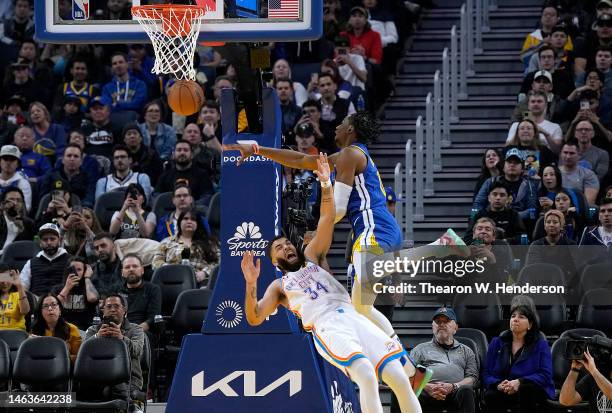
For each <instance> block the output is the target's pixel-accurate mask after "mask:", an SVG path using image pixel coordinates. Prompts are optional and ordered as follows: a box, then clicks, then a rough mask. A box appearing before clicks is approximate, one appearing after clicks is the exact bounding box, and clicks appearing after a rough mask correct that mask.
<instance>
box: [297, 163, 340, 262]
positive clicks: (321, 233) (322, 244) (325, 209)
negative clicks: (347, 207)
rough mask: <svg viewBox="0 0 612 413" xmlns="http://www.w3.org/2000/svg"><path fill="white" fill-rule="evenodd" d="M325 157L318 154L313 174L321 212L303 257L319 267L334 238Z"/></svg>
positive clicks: (331, 197)
mask: <svg viewBox="0 0 612 413" xmlns="http://www.w3.org/2000/svg"><path fill="white" fill-rule="evenodd" d="M327 160H328V158H327V155H325V154H324V153H321V154H319V158H318V159H317V170H316V171H315V174H316V175H317V177H318V178H319V182H320V183H321V210H320V217H319V223H318V225H317V232H316V235H315V236H314V238H313V239H312V241H310V242H309V243H308V246H307V247H306V249H305V250H304V256H305V257H306V258H308V259H309V260H311V261H313V262H315V263H317V264H318V265H321V261H322V260H323V259H324V258H325V256H326V255H327V251H329V247H330V246H331V243H332V239H333V236H334V219H335V217H336V208H335V206H334V189H333V187H332V184H331V181H330V179H329V175H330V167H329V163H328V161H327Z"/></svg>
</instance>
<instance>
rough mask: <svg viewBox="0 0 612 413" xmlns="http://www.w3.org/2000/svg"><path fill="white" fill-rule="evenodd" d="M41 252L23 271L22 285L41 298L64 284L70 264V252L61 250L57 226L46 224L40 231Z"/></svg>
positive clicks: (27, 263) (29, 261)
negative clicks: (58, 285) (66, 270)
mask: <svg viewBox="0 0 612 413" xmlns="http://www.w3.org/2000/svg"><path fill="white" fill-rule="evenodd" d="M38 236H39V237H40V249H41V250H42V251H40V252H39V253H38V254H36V256H35V257H34V258H31V259H30V260H28V262H26V264H25V265H24V266H23V269H22V270H21V275H20V278H21V283H22V284H23V286H24V287H25V288H26V289H28V290H30V291H31V292H32V294H35V295H38V296H41V295H43V294H46V293H48V292H50V291H51V289H52V288H53V286H55V285H56V284H59V283H61V282H62V278H63V277H64V269H65V268H66V265H67V264H68V258H69V255H68V252H67V251H66V250H65V249H63V248H60V245H61V244H60V231H59V228H58V227H57V225H55V224H45V225H43V226H42V227H40V229H39V231H38Z"/></svg>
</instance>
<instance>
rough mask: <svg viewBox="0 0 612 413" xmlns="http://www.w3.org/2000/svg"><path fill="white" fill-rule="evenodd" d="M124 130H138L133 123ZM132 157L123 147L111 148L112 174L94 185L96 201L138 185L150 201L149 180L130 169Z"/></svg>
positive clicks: (146, 176) (125, 147)
mask: <svg viewBox="0 0 612 413" xmlns="http://www.w3.org/2000/svg"><path fill="white" fill-rule="evenodd" d="M126 129H128V130H129V129H136V130H137V129H138V127H137V126H136V124H135V123H133V124H131V125H130V124H128V125H126V126H125V128H124V130H126ZM131 165H132V157H131V154H130V150H129V149H128V148H127V146H125V145H115V147H114V148H113V169H114V171H113V173H112V174H109V175H107V176H105V177H104V178H100V179H98V183H97V184H96V199H98V198H99V197H100V196H101V195H102V194H104V193H106V192H109V191H114V190H117V189H121V188H127V187H128V186H129V185H131V184H138V185H140V186H141V187H142V189H143V190H144V195H145V197H146V199H151V193H152V192H153V188H151V180H150V179H149V176H148V175H147V174H145V173H142V172H134V171H132V169H131Z"/></svg>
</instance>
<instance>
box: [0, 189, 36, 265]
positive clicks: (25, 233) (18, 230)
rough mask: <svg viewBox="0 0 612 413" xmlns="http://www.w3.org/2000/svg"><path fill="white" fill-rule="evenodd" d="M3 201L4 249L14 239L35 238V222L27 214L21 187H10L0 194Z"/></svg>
mask: <svg viewBox="0 0 612 413" xmlns="http://www.w3.org/2000/svg"><path fill="white" fill-rule="evenodd" d="M0 200H1V202H2V204H1V208H0V210H1V211H2V215H0V245H2V249H1V250H0V254H1V253H2V251H4V249H5V248H6V247H7V246H8V245H10V244H12V243H13V241H26V240H31V239H34V235H35V234H36V231H35V228H36V226H35V224H34V221H33V220H32V219H30V218H29V217H28V216H27V213H26V209H25V204H24V201H23V193H22V192H21V190H20V189H19V188H9V189H7V190H6V191H4V192H3V193H2V195H0Z"/></svg>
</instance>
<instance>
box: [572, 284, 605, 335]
mask: <svg viewBox="0 0 612 413" xmlns="http://www.w3.org/2000/svg"><path fill="white" fill-rule="evenodd" d="M611 298H612V290H609V289H606V288H596V289H594V290H590V291H587V292H586V293H585V294H584V295H583V296H582V300H581V302H580V306H579V307H578V314H577V316H576V324H577V325H578V326H580V327H588V328H597V329H601V330H602V331H603V332H604V333H606V335H609V334H610V332H612V299H611Z"/></svg>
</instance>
